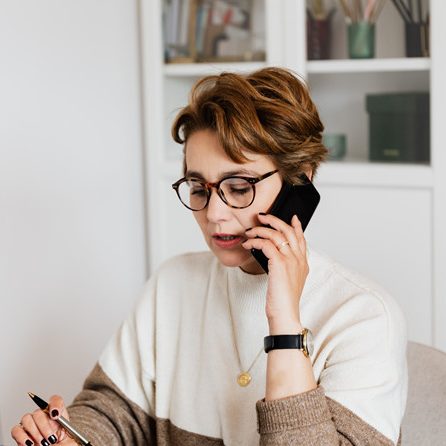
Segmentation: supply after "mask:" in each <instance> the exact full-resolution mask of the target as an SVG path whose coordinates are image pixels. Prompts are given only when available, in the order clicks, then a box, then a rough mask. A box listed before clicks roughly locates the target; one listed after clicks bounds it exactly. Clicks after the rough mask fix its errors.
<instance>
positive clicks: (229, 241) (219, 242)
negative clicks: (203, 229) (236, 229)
mask: <svg viewBox="0 0 446 446" xmlns="http://www.w3.org/2000/svg"><path fill="white" fill-rule="evenodd" d="M244 239H245V237H242V236H240V235H234V234H212V240H213V242H214V245H216V246H218V247H219V248H224V249H229V248H234V247H236V246H238V245H239V244H240V243H242V242H243V241H244Z"/></svg>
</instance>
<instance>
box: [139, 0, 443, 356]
mask: <svg viewBox="0 0 446 446" xmlns="http://www.w3.org/2000/svg"><path fill="white" fill-rule="evenodd" d="M161 1H162V0H140V6H141V8H140V11H141V23H142V31H143V32H142V49H143V50H142V53H143V54H142V57H143V78H144V108H145V131H146V135H145V143H146V166H147V169H146V171H147V191H148V192H147V210H148V217H149V218H148V222H149V223H148V228H147V232H148V251H149V255H150V259H149V261H150V265H151V269H152V270H153V269H154V268H156V267H157V266H158V265H159V263H160V262H161V261H163V260H164V259H166V258H167V257H170V256H172V255H174V254H177V253H180V252H184V251H188V250H189V251H190V250H200V249H206V247H205V245H204V242H203V241H202V239H201V234H200V233H199V230H198V228H197V226H196V224H195V222H194V220H193V217H192V215H191V213H189V212H187V211H186V210H185V209H183V208H182V207H181V206H180V205H179V204H178V203H177V199H176V197H175V194H174V193H173V191H172V190H171V187H170V184H171V183H172V182H174V181H175V180H176V179H178V178H179V177H180V176H181V161H182V160H181V157H182V148H181V147H179V146H178V145H176V144H175V143H173V142H172V140H171V137H170V125H171V122H172V120H173V118H174V116H175V114H176V111H177V110H178V109H179V108H180V107H182V106H184V105H185V104H186V101H187V95H188V92H189V90H190V88H191V86H192V85H193V83H194V82H195V81H196V80H197V79H199V78H200V77H202V76H204V75H208V74H216V73H219V72H221V71H237V72H251V71H254V70H257V69H259V68H262V67H264V66H268V65H278V66H284V67H288V68H290V69H292V70H294V71H295V72H297V73H299V74H300V75H302V76H304V77H305V78H306V79H307V81H308V84H309V86H310V89H311V92H312V96H313V98H314V100H315V102H316V104H318V107H319V110H320V113H321V117H322V120H323V122H324V124H325V126H326V129H327V131H331V132H334V131H336V132H339V131H342V132H345V133H347V136H348V156H347V158H346V159H345V160H344V161H336V162H335V161H333V162H328V163H326V164H325V165H323V166H321V168H320V171H319V172H318V175H317V178H316V181H315V183H316V186H317V187H318V188H319V190H320V192H321V196H322V201H321V205H320V208H319V210H318V212H317V215H316V216H315V218H314V220H313V221H312V224H311V225H310V226H309V228H308V230H307V233H306V234H307V239H308V240H309V242H310V244H311V245H313V246H315V247H317V248H319V249H322V250H323V251H326V252H328V253H329V254H331V255H333V257H335V258H336V259H338V260H340V261H341V262H343V263H345V264H347V265H349V266H351V267H353V268H355V269H357V270H359V271H360V272H363V273H365V274H366V275H368V276H371V277H372V278H374V279H376V281H377V282H379V283H381V284H382V285H384V287H385V288H387V289H388V290H389V291H390V292H391V294H393V295H394V296H395V297H396V299H397V300H398V302H399V303H400V306H401V307H402V308H403V311H404V313H405V315H406V319H407V321H408V332H409V338H410V339H413V340H416V341H420V342H424V343H427V344H432V345H436V346H437V347H439V348H442V349H444V350H446V325H444V324H443V319H445V318H446V298H444V297H443V296H446V274H444V272H443V269H442V268H443V267H442V265H445V264H446V235H445V234H444V228H446V209H445V207H446V206H445V203H446V151H445V150H444V148H443V145H444V143H443V141H442V139H443V126H444V124H443V122H442V113H443V107H444V103H445V102H446V87H445V86H444V79H445V78H446V62H445V58H444V57H443V54H442V47H441V45H442V42H444V41H446V27H444V25H443V21H444V19H446V2H443V1H441V0H431V1H430V11H431V58H405V57H402V56H403V50H402V38H400V39H399V40H398V39H396V38H394V36H393V35H392V36H390V37H391V38H389V36H386V35H385V33H386V32H387V31H386V29H387V30H388V32H390V33H394V34H395V36H396V35H398V34H401V33H402V23H400V22H401V19H400V18H399V16H398V15H397V14H396V12H395V11H392V5H391V3H390V2H388V4H387V5H386V7H385V8H384V10H383V12H382V15H383V19H382V24H381V19H380V22H379V23H378V26H381V27H382V28H381V29H380V30H379V31H380V32H379V33H378V35H379V36H380V37H379V38H378V42H377V58H376V59H369V60H348V59H338V60H324V61H307V60H306V41H305V20H306V14H305V2H304V1H302V0H280V1H277V0H264V5H265V14H264V17H265V31H266V33H265V34H266V42H265V48H266V55H267V56H266V61H265V62H249V63H248V62H247V63H213V64H164V63H163V57H162V55H163V50H162V45H163V44H162V30H161ZM259 1H262V0H259ZM339 19H340V18H339V17H338V21H339ZM341 37H342V36H341ZM334 40H336V39H334ZM337 42H338V44H339V42H340V37H339V36H338V38H337ZM388 42H389V43H388ZM342 51H343V50H342V48H339V47H338V48H337V49H336V50H335V53H336V54H338V55H342ZM420 89H421V90H427V91H430V93H431V163H430V164H429V165H414V164H384V163H371V162H368V160H367V139H368V136H367V131H368V122H367V114H366V111H365V107H364V97H365V94H367V93H376V92H390V91H412V90H420ZM434 241H435V242H434Z"/></svg>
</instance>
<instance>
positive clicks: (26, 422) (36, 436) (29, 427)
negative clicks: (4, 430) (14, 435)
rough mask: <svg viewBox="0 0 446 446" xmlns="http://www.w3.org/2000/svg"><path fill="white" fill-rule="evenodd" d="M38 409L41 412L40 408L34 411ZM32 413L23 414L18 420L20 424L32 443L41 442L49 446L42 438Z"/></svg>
mask: <svg viewBox="0 0 446 446" xmlns="http://www.w3.org/2000/svg"><path fill="white" fill-rule="evenodd" d="M38 411H39V412H42V411H41V410H40V409H39V410H37V411H36V412H38ZM34 415H35V414H34V413H33V414H30V413H27V414H25V415H23V417H22V419H21V420H20V424H21V425H22V428H23V430H24V431H25V432H26V433H27V434H28V436H29V437H30V438H31V439H32V440H33V442H34V443H37V444H42V446H49V443H48V442H47V440H46V439H45V438H43V436H42V434H41V433H40V430H39V428H38V427H37V424H36V422H35V421H34Z"/></svg>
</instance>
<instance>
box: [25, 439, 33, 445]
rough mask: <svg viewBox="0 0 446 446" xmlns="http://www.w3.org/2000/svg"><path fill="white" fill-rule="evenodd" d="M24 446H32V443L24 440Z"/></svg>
mask: <svg viewBox="0 0 446 446" xmlns="http://www.w3.org/2000/svg"><path fill="white" fill-rule="evenodd" d="M25 444H26V446H33V444H34V443H33V442H32V441H31V440H26V441H25Z"/></svg>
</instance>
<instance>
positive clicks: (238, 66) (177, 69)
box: [164, 62, 266, 77]
mask: <svg viewBox="0 0 446 446" xmlns="http://www.w3.org/2000/svg"><path fill="white" fill-rule="evenodd" d="M264 67H266V63H265V62H228V63H223V62H215V63H172V64H165V65H164V74H165V75H166V76H170V77H201V76H207V75H209V74H217V73H220V72H221V71H232V72H242V73H249V72H252V71H255V70H258V69H260V68H264Z"/></svg>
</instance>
